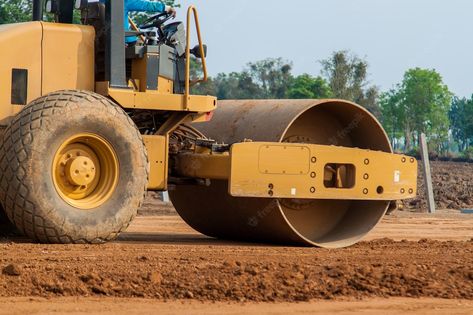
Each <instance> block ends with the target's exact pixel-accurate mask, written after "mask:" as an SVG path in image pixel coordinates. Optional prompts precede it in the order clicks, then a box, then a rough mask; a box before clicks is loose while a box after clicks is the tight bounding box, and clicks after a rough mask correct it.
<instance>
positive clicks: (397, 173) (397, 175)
mask: <svg viewBox="0 0 473 315" xmlns="http://www.w3.org/2000/svg"><path fill="white" fill-rule="evenodd" d="M400 181H401V171H394V182H395V183H399V182H400Z"/></svg>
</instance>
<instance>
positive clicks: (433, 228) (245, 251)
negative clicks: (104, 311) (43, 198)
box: [0, 211, 473, 314]
mask: <svg viewBox="0 0 473 315" xmlns="http://www.w3.org/2000/svg"><path fill="white" fill-rule="evenodd" d="M0 253H1V256H0V267H1V269H2V273H1V274H0V304H3V306H4V307H18V311H19V312H20V311H21V309H20V308H21V307H23V306H24V305H25V303H27V304H29V300H28V302H25V300H21V299H19V298H21V297H29V298H33V299H32V300H31V303H32V305H37V307H38V309H39V310H41V306H44V307H46V306H47V307H49V306H51V305H64V307H66V306H67V305H69V306H70V303H72V302H71V298H74V297H80V298H82V299H84V298H85V299H86V300H83V303H79V305H82V306H84V307H85V306H86V305H88V304H87V303H92V304H93V303H97V301H101V300H102V299H103V301H104V303H111V304H114V305H115V304H116V303H115V302H110V301H114V300H113V299H117V298H126V299H132V300H133V301H134V302H136V303H145V304H146V303H147V302H146V301H153V302H152V303H151V302H150V303H151V304H150V305H152V304H153V303H158V302H160V303H162V302H172V301H179V303H180V302H181V301H198V302H204V304H203V305H200V304H195V302H193V303H190V304H188V307H190V308H191V309H192V307H196V311H197V310H198V309H199V307H204V309H203V311H202V312H203V313H206V311H205V305H207V304H206V303H208V302H212V303H213V302H218V303H222V302H225V303H254V302H271V303H275V302H276V303H287V302H308V301H317V300H332V301H335V303H342V302H343V303H346V301H347V300H348V301H353V300H366V299H368V301H370V300H371V299H374V300H373V301H378V302H376V303H379V301H380V299H381V300H383V299H387V298H430V299H432V298H434V299H450V300H455V301H456V302H457V303H454V304H452V303H446V304H445V303H444V304H441V305H440V306H439V309H443V307H446V308H448V307H453V306H455V305H456V306H457V308H455V307H454V309H455V310H457V311H463V310H464V309H465V308H464V306H465V305H466V306H468V307H467V308H466V309H467V310H472V309H470V306H471V303H470V302H471V301H473V216H471V215H460V214H457V213H454V212H451V211H450V212H449V211H441V212H439V214H437V215H435V216H428V215H421V214H410V213H397V214H395V215H393V216H390V217H386V219H385V220H384V222H383V223H382V224H381V225H380V226H379V228H377V230H376V231H375V232H374V233H372V234H371V235H370V236H369V238H368V239H367V240H366V241H364V242H362V243H360V244H358V245H355V246H353V247H350V248H347V249H340V250H326V249H317V248H298V247H280V246H266V245H262V244H256V245H255V244H236V243H229V242H225V241H218V240H214V239H209V238H206V237H204V236H202V235H200V234H197V233H196V232H194V231H192V230H191V229H190V228H189V227H187V226H186V225H185V224H184V223H183V222H182V221H181V219H180V218H179V217H177V216H149V217H139V218H138V219H137V220H136V222H135V224H134V225H133V226H132V227H131V228H130V230H129V232H127V233H125V234H124V235H122V236H121V237H120V239H119V240H118V241H117V242H115V243H112V244H107V245H98V246H91V245H78V246H61V245H40V244H31V243H28V242H26V240H23V239H21V238H7V239H3V241H2V242H0ZM41 298H46V299H48V300H46V301H50V302H51V303H53V304H50V303H49V302H48V303H46V304H45V303H44V300H41ZM87 298H89V299H90V300H87ZM51 299H52V300H51ZM68 299H69V300H68ZM110 299H112V300H110ZM61 301H64V303H62V302H61ZM68 301H69V302H68ZM75 301H76V302H75V303H78V302H77V300H75ZM118 301H120V299H119V300H118ZM123 301H124V300H123ZM387 301H389V300H386V303H388V302H387ZM393 301H394V302H395V301H396V300H391V302H389V303H392V302H393ZM409 301H411V300H409ZM419 301H420V300H419ZM54 303H56V304H54ZM84 303H85V304H84ZM117 303H118V302H117ZM172 303H176V302H172ZM373 303H375V302H373ZM398 303H399V301H398ZM406 303H407V302H406ZM409 303H412V301H411V302H409ZM438 303H440V302H438ZM426 304H428V303H426ZM22 305H23V306H22ZM74 305H75V304H74ZM196 305H197V306H196ZM250 305H253V304H250ZM263 305H266V306H268V307H270V306H269V305H273V304H269V305H267V304H263ZM310 305H312V304H310V303H309V304H307V305H306V307H310ZM337 305H338V304H337ZM340 305H342V304H340ZM355 305H359V306H361V304H355ZM387 305H388V304H386V305H385V306H387ZM442 305H443V306H442ZM381 306H382V304H379V305H378V307H381ZM4 307H2V309H4V310H5V308H4ZM47 307H46V310H47ZM253 307H256V306H255V305H253ZM394 309H396V308H395V307H393V310H394ZM434 309H435V308H434ZM294 310H297V308H295V309H294ZM342 310H343V308H342ZM64 311H67V310H66V309H64ZM260 311H261V310H259V311H255V312H257V313H261V312H260ZM229 312H230V310H229ZM294 312H295V311H294ZM301 312H303V310H301ZM230 313H231V312H230ZM342 313H343V312H342ZM465 314H468V313H465Z"/></svg>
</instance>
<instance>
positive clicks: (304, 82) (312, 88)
mask: <svg viewBox="0 0 473 315" xmlns="http://www.w3.org/2000/svg"><path fill="white" fill-rule="evenodd" d="M287 97H288V98H290V99H317V98H330V97H332V91H331V90H330V87H329V85H328V83H327V81H326V80H325V79H324V78H322V77H313V76H311V75H309V74H302V75H300V76H297V77H295V78H293V79H292V80H291V84H290V85H289V89H288V91H287Z"/></svg>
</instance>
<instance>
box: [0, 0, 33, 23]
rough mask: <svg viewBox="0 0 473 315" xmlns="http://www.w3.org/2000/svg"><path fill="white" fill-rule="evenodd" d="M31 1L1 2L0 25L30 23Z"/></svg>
mask: <svg viewBox="0 0 473 315" xmlns="http://www.w3.org/2000/svg"><path fill="white" fill-rule="evenodd" d="M31 5H32V1H31V0H2V2H1V3H0V24H8V23H18V22H26V21H31V14H32V9H31Z"/></svg>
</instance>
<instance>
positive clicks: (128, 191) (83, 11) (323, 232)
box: [0, 0, 417, 248]
mask: <svg viewBox="0 0 473 315" xmlns="http://www.w3.org/2000/svg"><path fill="white" fill-rule="evenodd" d="M123 6H124V3H123V0H113V1H111V0H107V1H105V3H99V2H92V3H88V1H81V0H77V1H73V0H48V1H43V0H34V1H33V18H32V21H30V22H26V23H18V24H7V25H1V26H0V44H1V47H2V61H1V63H0V75H1V77H2V78H4V79H3V84H2V85H0V103H1V104H0V127H1V139H0V201H1V204H2V207H3V215H6V217H7V218H8V220H9V221H10V222H11V224H13V225H14V226H15V227H16V228H17V230H18V231H19V233H21V234H23V235H25V236H27V237H29V238H31V239H32V240H34V241H37V242H42V243H60V244H71V243H73V244H80V243H82V244H84V243H93V244H96V243H104V242H107V241H111V240H113V239H115V238H117V237H118V235H119V234H120V233H121V232H123V231H125V230H126V228H127V227H128V226H129V224H130V223H131V222H132V220H133V219H134V217H135V216H136V213H137V210H138V208H139V207H140V205H141V204H142V202H143V200H144V198H145V195H146V193H147V191H169V194H170V197H171V200H172V203H173V204H174V206H175V208H176V210H177V212H178V213H179V215H180V216H181V217H182V218H183V219H184V220H185V222H187V223H188V224H189V225H190V226H191V227H192V228H194V229H195V230H197V231H199V232H201V233H203V234H205V235H208V236H210V237H215V238H221V239H227V240H236V241H245V242H246V241H247V242H263V243H275V244H283V245H302V246H320V247H326V248H340V247H345V246H349V245H352V244H354V243H356V242H358V241H359V240H361V239H362V238H363V237H364V236H365V235H366V234H367V233H369V232H370V231H371V230H372V229H373V228H374V227H375V226H376V225H377V223H378V222H379V221H380V220H381V219H382V218H383V216H384V215H385V214H386V211H388V209H389V208H390V207H392V206H393V204H395V201H397V200H402V199H407V198H412V197H415V195H416V187H417V183H416V180H417V161H416V160H415V159H414V158H411V157H408V156H405V155H399V154H394V153H393V150H392V147H391V145H390V143H389V140H388V137H387V136H386V133H385V132H384V130H383V128H382V127H381V125H380V123H379V122H378V121H377V120H376V119H375V117H374V116H373V115H371V114H370V113H369V112H368V111H367V110H365V109H364V108H362V107H360V106H358V105H356V104H354V103H352V102H349V101H344V100H336V99H326V100H238V101H236V100H235V101H219V102H217V99H216V98H215V97H213V96H206V95H204V96H202V95H192V93H191V91H192V87H193V86H194V85H195V84H199V83H200V82H202V81H205V80H206V79H207V64H206V55H207V47H206V45H204V43H203V40H202V34H201V31H200V27H199V18H198V14H197V10H196V8H195V7H190V8H189V9H188V11H187V20H186V21H184V22H176V21H173V20H172V16H170V15H168V14H167V13H162V14H158V15H154V16H151V17H150V18H149V19H148V20H147V21H145V22H144V23H142V24H141V25H135V24H134V23H133V21H131V22H130V23H131V25H132V28H131V30H130V31H125V30H124V28H123V24H124V18H125V17H124V7H123ZM45 11H46V12H47V13H48V15H47V16H48V21H49V22H46V21H45V20H44V19H43V16H45ZM79 13H80V16H81V19H80V23H73V22H74V20H75V19H74V17H77V14H79ZM194 34H196V35H194ZM193 36H195V37H196V39H197V40H198V43H197V45H196V46H194V47H191V41H192V40H191V39H192V38H193ZM126 37H128V38H129V37H135V38H136V39H137V40H136V43H131V44H130V43H129V44H125V38H126ZM192 58H196V59H199V60H200V62H199V64H200V65H201V66H202V73H203V75H202V77H201V78H194V77H192V76H191V75H190V65H191V60H192ZM0 227H1V226H0Z"/></svg>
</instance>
